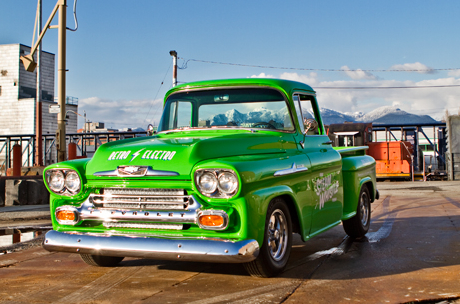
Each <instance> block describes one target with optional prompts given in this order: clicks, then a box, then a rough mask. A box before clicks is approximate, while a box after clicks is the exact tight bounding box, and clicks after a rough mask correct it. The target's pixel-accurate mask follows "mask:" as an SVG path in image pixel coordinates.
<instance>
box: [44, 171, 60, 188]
mask: <svg viewBox="0 0 460 304" xmlns="http://www.w3.org/2000/svg"><path fill="white" fill-rule="evenodd" d="M46 180H47V182H48V186H49V187H50V189H51V190H53V191H54V192H61V191H62V190H63V189H64V182H65V178H64V173H63V172H62V171H60V170H59V171H58V170H53V171H51V172H50V171H48V172H46Z"/></svg>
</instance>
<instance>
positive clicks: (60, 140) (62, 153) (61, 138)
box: [56, 0, 67, 162]
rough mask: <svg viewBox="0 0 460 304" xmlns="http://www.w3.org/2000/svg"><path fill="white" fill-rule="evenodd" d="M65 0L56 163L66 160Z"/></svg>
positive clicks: (63, 1)
mask: <svg viewBox="0 0 460 304" xmlns="http://www.w3.org/2000/svg"><path fill="white" fill-rule="evenodd" d="M66 2H67V0H59V2H58V3H59V33H58V104H59V107H60V109H61V111H60V112H59V113H58V121H57V123H58V128H57V131H56V149H57V161H58V162H61V161H65V160H66V157H67V155H66V140H65V135H66V133H65V121H66V119H65V115H66V110H65V99H66V98H65V97H66V91H65V89H66V88H65V83H66V81H65V73H66V30H67V22H66V14H67V3H66Z"/></svg>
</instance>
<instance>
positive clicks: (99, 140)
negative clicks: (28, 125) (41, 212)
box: [0, 132, 146, 176]
mask: <svg viewBox="0 0 460 304" xmlns="http://www.w3.org/2000/svg"><path fill="white" fill-rule="evenodd" d="M143 136H146V132H94V133H93V132H92V133H71V134H67V135H66V145H68V144H69V143H71V142H72V143H75V144H76V145H77V156H87V157H91V156H92V154H93V153H94V152H95V151H96V150H97V149H98V148H99V146H101V145H102V144H104V143H107V142H111V141H116V140H121V139H127V138H134V137H143ZM42 141H43V164H45V165H50V164H53V163H56V162H57V153H56V135H55V134H44V135H43V136H42ZM15 144H18V145H20V146H21V150H22V162H21V163H22V166H24V167H25V166H27V167H30V166H33V165H34V160H35V153H36V148H35V147H36V145H35V135H34V134H19V135H0V176H1V175H6V170H7V169H9V168H11V167H12V153H13V146H14V145H15Z"/></svg>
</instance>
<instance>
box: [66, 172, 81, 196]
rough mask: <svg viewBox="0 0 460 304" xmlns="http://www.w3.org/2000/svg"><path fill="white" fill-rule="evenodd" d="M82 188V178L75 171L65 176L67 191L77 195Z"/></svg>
mask: <svg viewBox="0 0 460 304" xmlns="http://www.w3.org/2000/svg"><path fill="white" fill-rule="evenodd" d="M80 186H81V182H80V176H78V174H77V172H75V171H69V172H68V173H67V175H66V176H65V187H66V188H67V190H69V191H70V192H72V193H74V194H75V193H77V192H78V191H80Z"/></svg>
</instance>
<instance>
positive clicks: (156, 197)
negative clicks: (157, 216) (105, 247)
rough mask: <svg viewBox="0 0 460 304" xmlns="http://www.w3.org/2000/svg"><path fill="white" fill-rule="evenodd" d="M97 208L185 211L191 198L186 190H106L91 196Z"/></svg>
mask: <svg viewBox="0 0 460 304" xmlns="http://www.w3.org/2000/svg"><path fill="white" fill-rule="evenodd" d="M90 200H91V202H92V203H93V205H94V207H96V208H108V209H128V210H132V209H134V210H185V209H187V207H188V205H189V196H188V195H187V192H186V191H185V190H184V189H149V188H104V189H101V190H100V193H99V194H91V196H90Z"/></svg>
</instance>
